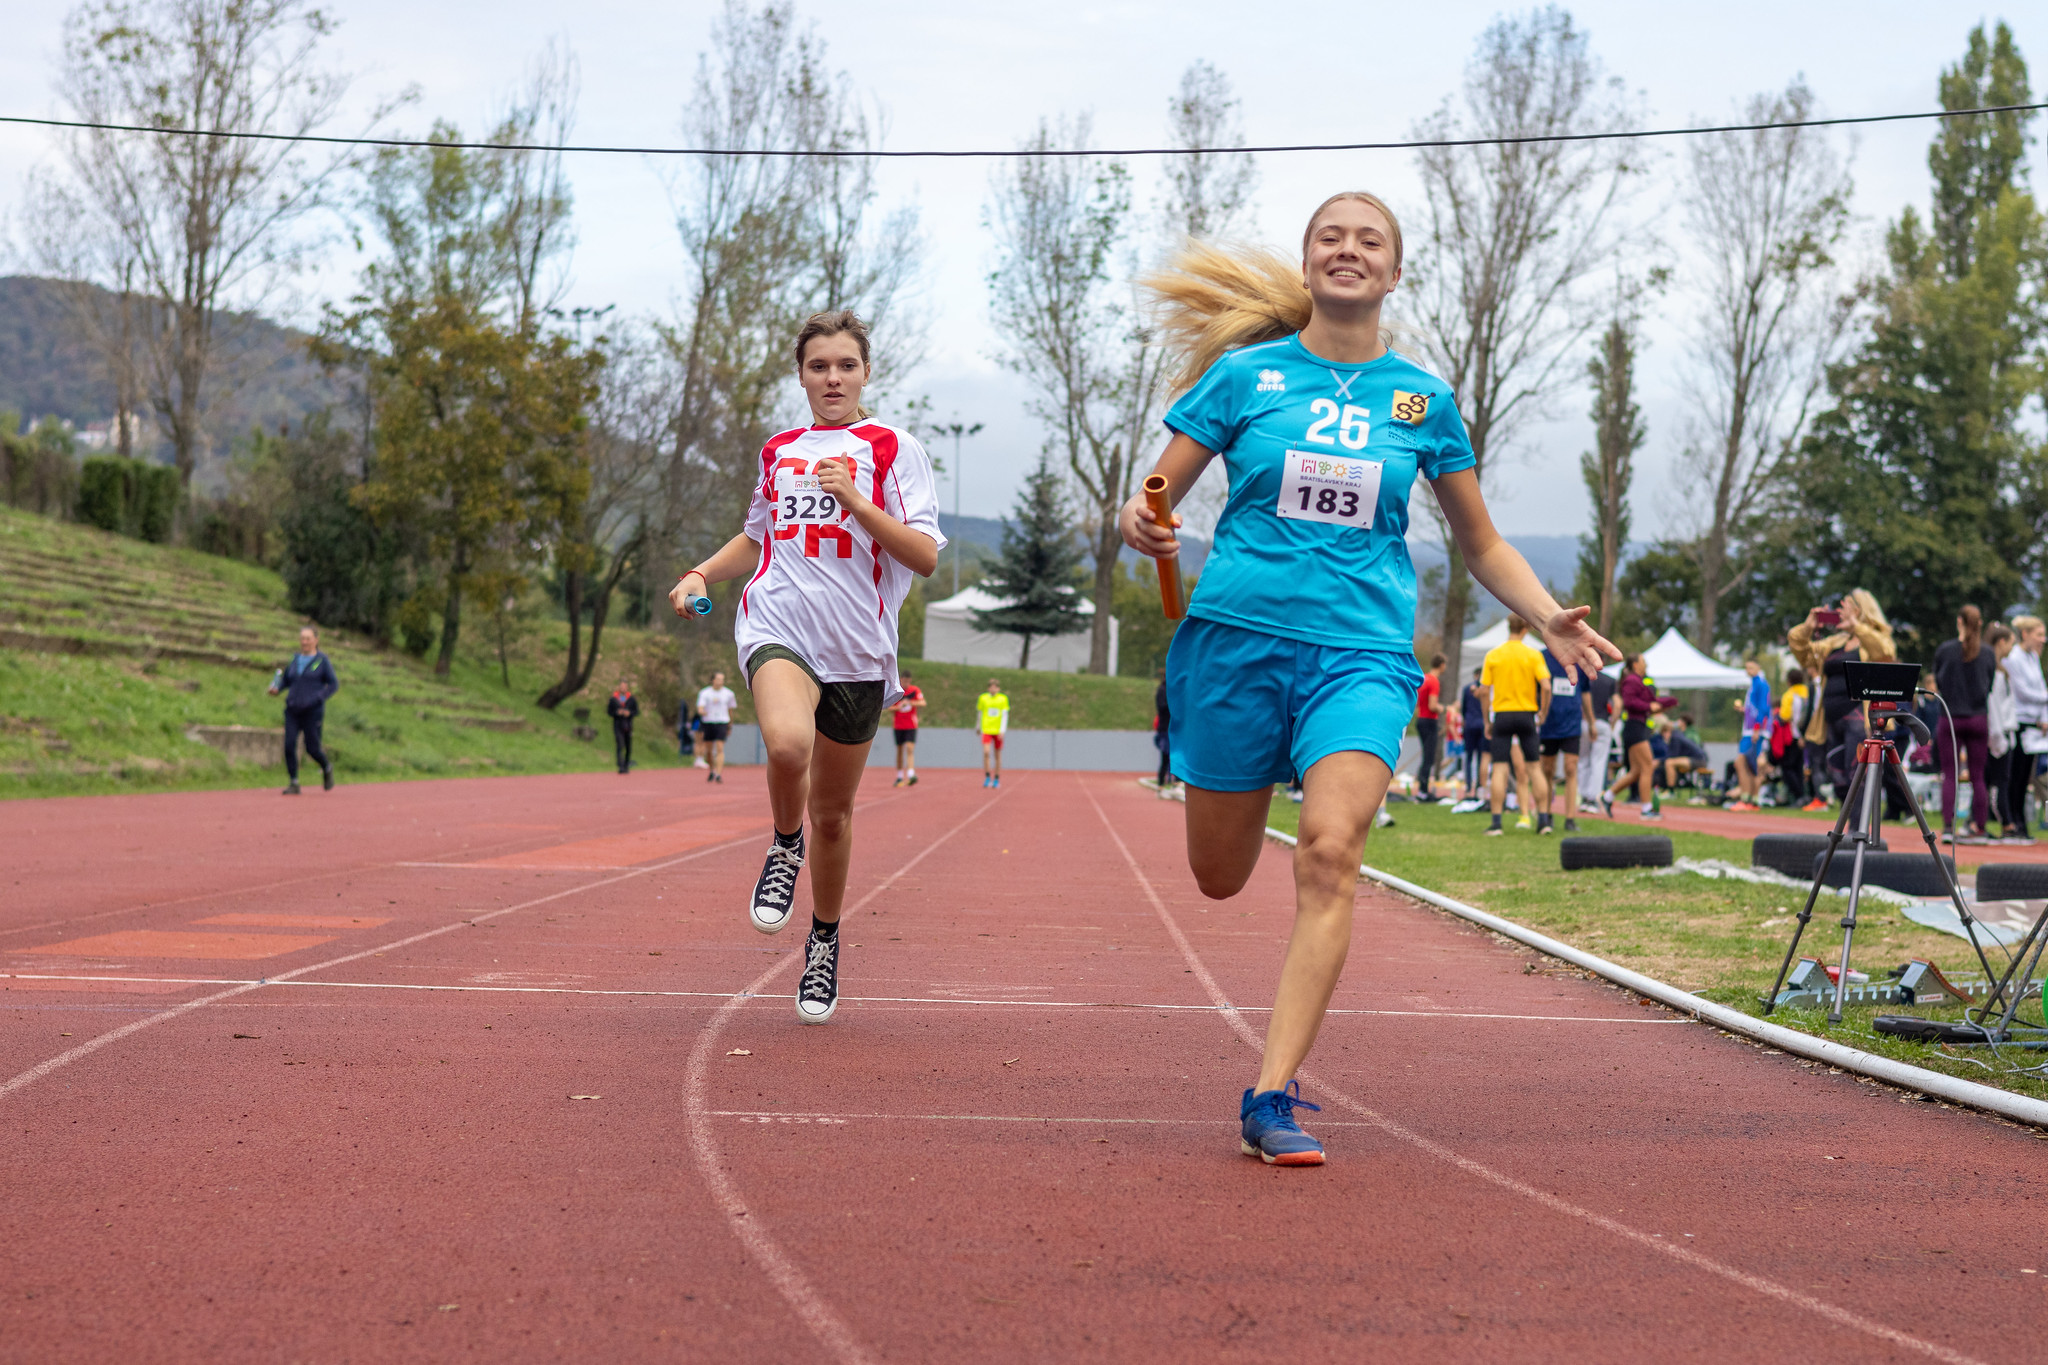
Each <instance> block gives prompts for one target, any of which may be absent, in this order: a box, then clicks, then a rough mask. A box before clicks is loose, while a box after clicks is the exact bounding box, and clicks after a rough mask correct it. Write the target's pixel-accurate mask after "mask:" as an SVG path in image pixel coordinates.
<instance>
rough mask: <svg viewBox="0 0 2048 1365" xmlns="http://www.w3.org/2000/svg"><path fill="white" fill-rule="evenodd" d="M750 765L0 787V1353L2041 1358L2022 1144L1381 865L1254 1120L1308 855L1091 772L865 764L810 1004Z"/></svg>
mask: <svg viewBox="0 0 2048 1365" xmlns="http://www.w3.org/2000/svg"><path fill="white" fill-rule="evenodd" d="M759 783H760V778H759V776H758V773H750V772H746V771H739V772H736V773H735V774H734V775H733V777H732V779H731V781H730V782H729V783H728V784H727V785H726V786H724V787H723V788H717V787H705V786H703V785H701V784H698V783H695V782H692V781H691V780H690V775H689V773H688V772H687V771H685V772H683V773H681V774H670V773H661V774H636V775H634V776H633V777H630V778H627V779H623V780H622V779H620V778H618V777H616V776H614V775H611V774H604V775H601V776H595V775H594V776H578V777H556V778H532V779H497V780H482V781H455V782H439V783H424V782H423V783H408V784H391V785H388V786H375V787H371V786H365V787H353V788H346V787H345V788H343V789H341V790H339V791H337V792H335V793H334V794H332V795H331V796H322V795H320V794H318V793H309V794H308V795H307V796H306V797H305V798H302V799H301V800H299V801H296V802H283V803H281V802H280V801H279V799H278V798H277V797H275V796H274V795H270V794H267V793H252V792H226V793H213V794H195V795H172V796H152V797H132V798H131V797H117V798H101V799H96V800H63V801H45V802H14V803H10V804H8V805H7V806H6V807H5V810H6V814H7V817H8V818H7V822H6V826H5V829H4V831H0V869H4V870H0V991H4V994H0V1019H4V1029H0V1125H4V1128H0V1131H4V1132H5V1133H6V1135H7V1141H6V1142H5V1144H4V1145H0V1188H4V1190H5V1198H4V1200H0V1360H5V1361H10V1362H12V1361H35V1362H49V1361H106V1360H122V1359H136V1360H145V1361H185V1360H192V1361H200V1360H204V1361H218V1360H226V1361H241V1360H262V1361H271V1360H278V1361H284V1360H305V1361H323V1362H324V1361H380V1362H381V1361H411V1360H420V1361H444V1360H456V1359H477V1360H494V1361H526V1360H536V1361H538V1360H600V1359H601V1360H625V1361H636V1360H709V1359H716V1360H720V1361H771V1360H773V1361H783V1360H792V1359H794V1360H814V1361H820V1362H864V1361H959V1360H976V1361H982V1360H989V1361H1012V1360H1014V1361H1044V1360H1062V1361H1064V1360H1099V1361H1119V1362H1121V1361H1185V1360H1223V1361H1261V1362H1263V1361H1268V1360H1274V1359H1280V1360H1288V1361H1295V1360H1301V1361H1357V1360H1363V1359H1381V1360H1401V1361H1407V1360H1428V1361H1463V1360H1471V1361H1499V1360H1516V1361H1550V1360H1558V1361H1573V1362H1584V1361H1640V1360H1644V1359H1650V1358H1653V1357H1654V1358H1656V1359H1659V1360H1660V1361H1692V1360H1716V1361H1726V1360H1731V1359H1737V1358H1744V1359H1797V1360H1801V1361H1808V1360H1811V1361H1856V1362H1868V1361H1893V1360H1899V1361H1907V1360H1925V1359H1936V1360H1946V1361H1965V1360H1982V1361H2023V1360H2030V1359H2038V1358H2039V1356H2040V1350H2041V1347H2040V1341H2041V1332H2042V1328H2043V1326H2044V1325H2048V1264H2044V1263H2043V1262H2044V1261H2048V1255H2044V1253H2041V1252H2039V1251H2038V1250H2035V1249H2034V1248H2035V1247H2036V1246H2037V1245H2038V1234H2037V1231H2036V1229H2037V1225H2038V1222H2039V1219H2040V1216H2041V1214H2042V1212H2043V1210H2044V1208H2048V1182H2044V1179H2043V1168H2044V1161H2048V1148H2044V1146H2043V1143H2042V1142H2041V1140H2040V1139H2039V1138H2038V1137H2037V1136H2035V1135H2034V1134H2033V1133H2031V1132H2029V1131H2025V1130H2022V1129H2019V1128H2016V1127H2012V1126H2008V1125H2005V1124H2002V1123H1999V1122H1996V1121H1993V1120H1990V1119H1987V1118H1984V1117H1980V1116H1977V1115H1973V1114H1969V1113H1965V1112H1961V1111H1955V1110H1948V1109H1944V1108H1942V1107H1940V1106H1937V1105H1933V1104H1928V1103H1922V1102H1918V1101H1913V1100H1909V1099H1906V1098H1903V1097H1901V1096H1900V1095H1899V1094H1897V1093H1896V1092H1893V1091H1889V1090H1886V1089H1884V1088H1881V1087H1878V1086H1872V1085H1863V1084H1858V1083H1856V1082H1854V1081H1853V1080H1852V1079H1851V1078H1849V1077H1846V1076H1841V1075H1833V1074H1828V1073H1827V1072H1826V1071H1825V1070H1824V1069H1816V1068H1813V1067H1810V1066H1807V1065H1803V1064H1801V1063H1800V1062H1798V1061H1796V1060H1794V1059H1792V1058H1790V1057H1787V1056H1784V1055H1781V1054H1776V1053H1771V1052H1767V1051H1764V1050H1760V1049H1757V1048H1754V1047H1751V1046H1749V1045H1746V1044H1743V1043H1739V1042H1736V1041H1734V1040H1731V1039H1729V1038H1727V1037H1724V1036H1721V1035H1719V1034H1717V1033H1714V1032H1712V1031H1710V1030H1708V1029H1705V1028H1703V1027H1700V1026H1698V1025H1696V1024H1693V1023H1689V1022H1683V1021H1680V1020H1678V1019H1676V1018H1675V1017H1673V1016H1671V1015H1668V1014H1666V1013H1664V1012H1662V1011H1660V1010H1655V1009H1649V1008H1644V1007H1642V1006H1641V1005H1639V1004H1637V1003H1636V1002H1635V1001H1634V1000H1633V999H1632V998H1630V997H1629V996H1627V995H1626V994H1624V993H1621V992H1618V991H1616V990H1613V989H1610V988H1608V987H1606V986H1603V985H1599V984H1596V983H1592V982H1587V981H1584V980H1580V979H1578V978H1577V977H1575V976H1571V975H1568V974H1565V973H1563V972H1551V971H1549V970H1546V969H1545V967H1544V966H1543V964H1542V963H1541V962H1540V961H1537V960H1536V959H1533V958H1532V956H1531V955H1530V954H1529V953H1527V952H1526V951H1514V950H1510V948H1508V947H1507V946H1504V945H1502V944H1500V943H1499V942H1497V941H1495V940H1493V939H1491V938H1489V937H1487V936H1485V935H1483V934H1480V933H1478V932H1476V931H1474V930H1472V929H1470V928H1468V927H1466V926H1463V925H1462V924H1461V923H1459V922H1456V921H1452V920H1450V919H1448V918H1446V917H1443V916H1440V915H1438V914H1436V913H1435V912H1432V911H1428V910H1425V909H1423V908H1420V907H1417V906H1415V905H1413V904H1411V903H1407V902H1403V901H1401V900H1399V899H1396V898H1393V897H1391V896H1388V895H1385V894H1381V893H1378V892H1372V891H1368V892H1364V893H1362V894H1361V896H1360V900H1359V908H1360V916H1359V921H1358V935H1357V945H1356V948H1355V949H1354V953H1353V960H1352V964H1351V968H1350V971H1349V974H1348V976H1347V978H1346V980H1345V982H1344V984H1343V986H1342V987H1341V989H1340V991H1339V993H1338V997H1337V1000H1336V1002H1335V1003H1336V1006H1337V1007H1338V1010H1339V1011H1340V1012H1339V1013H1337V1014H1335V1015H1333V1017H1332V1018H1331V1020H1330V1022H1329V1024H1328V1026H1327V1027H1326V1029H1325V1031H1324V1035H1323V1040H1322V1043H1321V1045H1320V1047H1319V1049H1318V1051H1317V1054H1316V1056H1315V1058H1314V1063H1315V1068H1316V1069H1315V1073H1314V1076H1313V1078H1312V1080H1311V1082H1310V1084H1309V1085H1308V1087H1307V1090H1308V1093H1309V1095H1310V1096H1311V1097H1312V1098H1314V1099H1317V1100H1318V1101H1320V1102H1321V1103H1322V1104H1323V1105H1324V1111H1323V1113H1322V1114H1321V1115H1320V1116H1310V1118H1311V1119H1312V1121H1315V1123H1314V1126H1315V1128H1316V1130H1317V1131H1319V1132H1320V1133H1321V1134H1322V1135H1323V1137H1324V1138H1325V1139H1326V1141H1327V1142H1328V1144H1329V1146H1330V1149H1331V1154H1332V1160H1331V1164H1330V1165H1329V1166H1327V1167H1325V1168H1323V1169H1321V1170H1307V1171H1302V1170H1294V1171H1282V1170H1274V1169H1268V1168H1265V1167H1263V1166H1261V1165H1259V1164H1258V1163H1256V1162H1253V1161H1250V1160H1247V1159H1245V1158H1243V1157H1240V1156H1239V1155H1237V1151H1236V1139H1235V1134H1234V1131H1233V1129H1234V1124H1233V1122H1232V1121H1231V1120H1232V1118H1233V1116H1234V1115H1235V1113H1236V1101H1237V1095H1238V1091H1239V1089H1240V1088H1241V1087H1242V1086H1243V1085H1244V1084H1245V1083H1246V1081H1247V1078H1249V1077H1250V1076H1251V1075H1252V1074H1253V1072H1254V1069H1255V1054H1254V1052H1253V1050H1252V1047H1251V1043H1252V1041H1253V1040H1254V1039H1255V1037H1256V1035H1257V1033H1258V1030H1259V1029H1260V1028H1261V1027H1262V1024H1263V1019H1264V1015H1263V1013H1262V1012H1261V1011H1260V1010H1259V1009H1258V1008H1257V1006H1259V1005H1261V1004H1262V1003H1264V1002H1265V1000H1266V994H1265V993H1266V992H1268V991H1269V990H1270V989H1271V983H1272V981H1273V979H1274V976H1275V971H1276V964H1277V962H1278V957H1279V953H1280V947H1281V941H1282V938H1283V936H1284V934H1285V933H1286V930H1287V926H1288V920H1289V910H1288V907H1289V893H1288V885H1289V883H1288V862H1287V856H1286V854H1285V853H1284V852H1283V851H1281V850H1279V849H1277V848H1275V849H1272V850H1269V852H1268V854H1267V856H1266V857H1265V859H1264V860H1263V862H1262V864H1261V866H1260V868H1259V870H1258V873H1257V875H1256V877H1255V878H1254V881H1253V884H1252V886H1251V887H1250V888H1249V889H1248V890H1247V892H1246V893H1245V894H1244V895H1243V896H1241V897H1239V898H1238V899H1237V900H1236V901H1233V902H1227V903H1211V902H1206V901H1203V900H1202V899H1201V898H1200V897H1199V896H1198V895H1197V894H1196V893H1195V891H1194V889H1193V887H1192V885H1191V884H1190V882H1189V880H1188V878H1187V876H1186V873H1185V871H1184V868H1183V863H1182V851H1181V839H1180V830H1179V825H1180V818H1181V807H1180V806H1178V805H1177V804H1172V803H1165V802H1160V801H1157V800H1155V799H1154V798H1153V797H1152V796H1151V795H1150V794H1149V793H1147V792H1144V791H1143V790H1141V789H1140V788H1139V787H1137V786H1136V785H1135V784H1134V783H1132V782H1130V781H1129V780H1127V779H1116V778H1112V777H1109V776H1103V775H1088V776H1081V775H1075V774H1065V773H1022V774H1018V775H1016V776H1014V777H1013V778H1011V779H1010V783H1009V785H1008V787H1007V788H1006V789H1005V790H1004V791H1003V792H1001V793H1000V794H996V793H987V792H984V791H982V790H981V789H980V787H979V786H978V784H977V781H976V776H975V775H974V774H972V773H936V774H933V775H931V776H929V777H927V779H926V780H925V782H924V783H923V784H922V785H921V786H919V787H918V788H916V789H914V790H911V791H907V792H894V791H891V790H890V789H889V787H888V785H887V780H886V777H884V778H883V779H882V780H881V781H880V782H879V783H875V784H873V785H871V786H870V788H869V790H868V791H867V792H866V793H865V798H864V799H865V802H866V804H865V805H864V806H863V808H862V810H861V812H860V814H859V816H858V819H857V826H858V830H859V847H858V856H857V861H856V865H855V872H854V885H853V888H852V891H851V897H850V899H851V901H852V913H850V914H849V915H848V917H847V921H846V924H847V927H846V929H844V930H843V931H842V932H843V933H845V935H846V937H847V939H848V947H847V950H846V953H845V961H844V967H843V982H844V989H845V991H846V998H845V999H844V1001H843V1003H842V1006H841V1009H840V1013H839V1016H838V1018H837V1019H836V1020H835V1021H834V1022H833V1023H832V1024H831V1025H830V1026H828V1027H825V1028H818V1029H807V1028H803V1027H801V1026H799V1025H798V1024H797V1023H796V1022H795V1020H794V1017H793V1011H792V1009H791V1006H790V1000H789V996H788V992H789V990H790V989H791V986H792V983H793V980H794V977H795V962H796V949H797V947H798V931H796V930H791V931H790V932H789V933H788V934H787V935H785V936H783V937H780V938H775V939H767V938H763V937H761V936H759V935H757V934H755V933H754V932H753V931H752V930H751V929H749V928H748V927H747V926H746V924H745V919H744V914H743V911H742V908H741V907H742V905H743V903H744V902H743V897H744V895H745V892H746V890H747V889H748V887H749V886H750V885H751V882H752V878H753V875H754V873H755V872H756V871H757V870H758V866H759V855H760V849H761V847H762V845H763V843H764V841H765V830H766V825H765V822H764V820H763V819H762V815H761V812H762V808H763V801H762V797H761V792H760V786H759ZM256 982H264V983H266V984H249V983H256ZM743 991H751V992H753V994H742V993H741V992H743ZM1219 1002H1223V1003H1219ZM244 1035H246V1036H244ZM577 1096H588V1097H590V1098H574V1097H577ZM2035 1270H2039V1271H2041V1272H2042V1273H2039V1274H2034V1273H2028V1272H2030V1271H2035Z"/></svg>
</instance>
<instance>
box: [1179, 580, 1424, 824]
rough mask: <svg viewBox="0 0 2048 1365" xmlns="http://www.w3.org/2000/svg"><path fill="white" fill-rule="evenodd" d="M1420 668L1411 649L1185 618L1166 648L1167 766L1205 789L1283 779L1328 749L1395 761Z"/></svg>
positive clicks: (1249, 787) (1243, 787) (1236, 788)
mask: <svg viewBox="0 0 2048 1365" xmlns="http://www.w3.org/2000/svg"><path fill="white" fill-rule="evenodd" d="M1421 685H1422V668H1421V666H1420V665H1418V664H1417V663H1416V662H1415V658H1414V656H1413V655H1410V654H1392V653H1382V652H1380V651H1377V650H1369V649H1336V648H1333V647H1331V646H1329V645H1312V644H1305V643H1303V642H1302V641H1300V640H1289V639H1285V638H1283V637H1281V636H1278V635H1268V634H1266V633H1265V632H1263V631H1256V630H1245V629H1243V628H1242V627H1239V626H1229V625H1224V624H1223V623H1222V622H1219V621H1205V620H1202V619H1200V618H1195V617H1191V618H1190V619H1188V620H1186V621H1183V622H1182V623H1181V627H1180V629H1179V630H1178V631H1176V632H1174V636H1173V647H1172V648H1171V649H1169V650H1168V651H1167V655H1166V698H1167V710H1168V713H1169V715H1170V716H1171V718H1172V719H1171V723H1170V725H1169V731H1170V734H1171V737H1172V742H1173V775H1174V776H1175V777H1178V778H1179V779H1180V780H1181V781H1183V782H1186V783H1187V784H1188V785H1189V786H1193V787H1199V788H1201V789H1202V790H1204V791H1219V792H1243V791H1256V790H1257V789H1258V788H1260V787H1269V786H1271V785H1272V784H1273V783H1275V782H1285V781H1286V780H1287V779H1288V778H1289V777H1290V776H1292V775H1293V774H1295V773H1302V774H1304V775H1305V774H1306V773H1307V772H1308V770H1309V769H1310V768H1312V767H1314V766H1315V765H1316V763H1317V762H1318V761H1320V760H1322V759H1325V758H1328V757H1329V756H1330V755H1331V754H1339V753H1349V752H1359V753H1368V754H1371V755H1373V756H1374V757H1375V758H1377V759H1379V760H1380V761H1381V762H1382V763H1385V764H1386V765H1387V766H1388V767H1389V768H1392V767H1394V766H1395V765H1396V764H1397V763H1398V762H1399V761H1400V757H1401V736H1402V734H1403V733H1404V732H1405V731H1406V730H1407V728H1408V719H1409V717H1411V716H1413V715H1414V714H1415V689H1416V688H1418V687H1420V686H1421Z"/></svg>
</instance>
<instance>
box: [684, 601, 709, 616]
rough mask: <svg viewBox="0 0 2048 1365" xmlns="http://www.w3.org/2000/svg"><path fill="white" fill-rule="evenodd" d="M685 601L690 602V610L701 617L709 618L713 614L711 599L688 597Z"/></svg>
mask: <svg viewBox="0 0 2048 1365" xmlns="http://www.w3.org/2000/svg"><path fill="white" fill-rule="evenodd" d="M683 600H684V601H685V602H688V603H689V604H690V610H691V611H694V612H696V613H697V614H698V615H699V616H709V615H710V614H711V599H710V598H708V597H688V596H686V597H684V599H683Z"/></svg>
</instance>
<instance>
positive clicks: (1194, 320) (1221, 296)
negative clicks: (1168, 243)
mask: <svg viewBox="0 0 2048 1365" xmlns="http://www.w3.org/2000/svg"><path fill="white" fill-rule="evenodd" d="M1139 283H1140V285H1141V286H1142V287H1143V288H1144V289H1145V290H1146V292H1147V293H1149V294H1151V295H1152V298H1153V301H1154V308H1155V310H1156V311H1155V317H1156V320H1157V325H1158V328H1159V331H1160V334H1161V339H1162V340H1163V341H1164V342H1165V344H1166V345H1167V346H1168V347H1170V348H1171V349H1173V350H1175V351H1178V352H1179V353H1180V354H1181V356H1182V361H1181V367H1180V370H1179V372H1178V373H1176V374H1175V375H1174V377H1173V391H1174V392H1175V393H1182V392H1185V391H1186V390H1188V389H1191V388H1193V387H1194V386H1195V382H1196V381H1197V380H1199V379H1200V378H1201V377H1202V376H1203V375H1204V374H1206V373H1208V371H1209V367H1210V366H1211V365H1214V364H1215V363H1216V362H1217V360H1218V359H1220V358H1221V357H1222V355H1223V353H1224V352H1225V351H1233V350H1236V349H1237V348H1238V347H1240V346H1254V345H1257V344H1258V343H1259V342H1262V341H1278V340H1279V339H1280V338H1281V337H1285V336H1293V335H1294V334H1295V333H1296V332H1299V331H1300V330H1301V329H1302V328H1304V327H1306V326H1308V320H1309V311H1310V306H1309V297H1308V290H1307V289H1306V288H1304V287H1303V285H1302V283H1301V264H1300V262H1298V261H1290V260H1288V259H1287V258H1286V257H1285V256H1282V255H1281V254H1280V253H1279V252H1277V251H1272V250H1269V249H1268V248H1265V247H1245V246H1241V247H1233V248H1225V247H1221V246H1217V245H1216V244H1214V243H1212V242H1197V241H1190V242H1189V243H1188V244H1187V245H1186V246H1184V247H1182V248H1181V250H1180V251H1179V252H1178V253H1177V254H1176V255H1175V256H1174V258H1173V259H1172V260H1171V261H1169V262H1168V263H1167V264H1166V266H1165V268H1164V269H1161V270H1158V271H1155V272H1153V273H1152V274H1150V275H1147V276H1146V277H1145V278H1144V279H1143V280H1141V281H1139Z"/></svg>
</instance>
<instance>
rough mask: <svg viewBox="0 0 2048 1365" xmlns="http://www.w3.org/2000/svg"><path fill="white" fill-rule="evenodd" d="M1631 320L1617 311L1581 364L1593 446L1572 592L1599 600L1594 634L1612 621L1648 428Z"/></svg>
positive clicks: (1584, 466) (1585, 461)
mask: <svg viewBox="0 0 2048 1365" xmlns="http://www.w3.org/2000/svg"><path fill="white" fill-rule="evenodd" d="M1636 345H1637V342H1636V319H1635V318H1634V316H1633V315H1631V314H1630V313H1628V312H1626V311H1622V310H1617V312H1616V314H1615V317H1614V320H1613V321H1612V322H1610V323H1608V324H1607V330H1606V332H1604V333H1603V334H1602V335H1601V337H1600V345H1599V347H1598V349H1597V350H1595V352H1594V354H1593V358H1592V360H1590V361H1588V362H1587V364H1586V374H1587V377H1589V378H1590V379H1591V380H1592V381H1593V411H1592V414H1591V415H1592V418H1593V449H1592V450H1590V451H1587V452H1586V453H1585V454H1583V455H1581V456H1580V457H1579V474H1580V477H1582V478H1583V479H1584V480H1585V481H1586V492H1587V494H1588V495H1589V496H1590V497H1591V498H1592V501H1593V533H1592V534H1591V535H1589V536H1585V537H1583V538H1581V540H1580V542H1579V574H1578V582H1577V583H1576V584H1575V585H1574V588H1573V593H1574V596H1576V597H1577V598H1578V599H1579V600H1580V601H1587V600H1591V601H1594V602H1597V603H1599V612H1600V633H1601V634H1602V635H1606V634H1607V633H1608V630H1609V628H1610V627H1612V626H1613V624H1614V579H1615V574H1616V573H1617V571H1618V570H1619V569H1620V567H1621V552H1622V550H1623V549H1625V548H1626V547H1627V545H1628V529H1629V501H1628V495H1629V487H1630V485H1631V484H1632V483H1633V482H1634V480H1635V456H1636V452H1637V451H1638V450H1641V449H1642V448H1643V442H1644V440H1645V439H1647V437H1648V434H1649V433H1648V429H1647V428H1646V427H1645V426H1644V425H1643V410H1642V408H1641V407H1639V406H1638V405H1637V403H1636V399H1635V385H1636Z"/></svg>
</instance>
